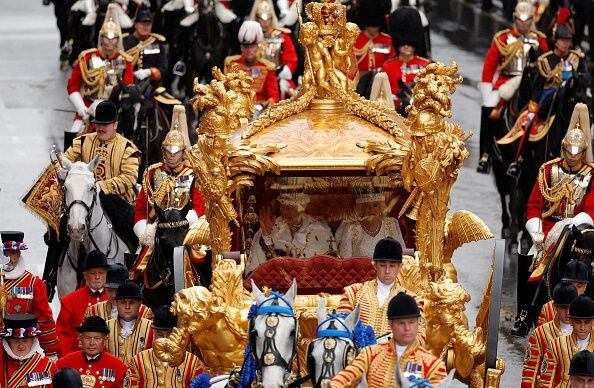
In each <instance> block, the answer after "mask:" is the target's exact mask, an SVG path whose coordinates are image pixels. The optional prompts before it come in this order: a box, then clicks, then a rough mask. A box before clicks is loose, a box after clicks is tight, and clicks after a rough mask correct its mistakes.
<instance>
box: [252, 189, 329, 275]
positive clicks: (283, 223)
mask: <svg viewBox="0 0 594 388" xmlns="http://www.w3.org/2000/svg"><path fill="white" fill-rule="evenodd" d="M309 200H310V198H309V196H308V195H307V194H304V193H283V194H281V195H279V196H278V198H277V202H278V203H279V208H280V215H279V216H278V217H274V215H273V213H272V210H271V209H270V207H265V208H263V209H262V211H261V213H260V229H259V230H258V231H257V232H256V233H255V234H254V238H253V244H252V246H251V249H250V255H249V260H248V262H247V264H246V269H245V273H246V274H249V273H250V272H252V271H253V270H254V269H256V268H257V267H258V266H259V265H260V264H262V263H264V262H265V261H266V260H269V259H272V258H274V257H279V256H290V257H295V258H309V257H312V256H316V255H323V254H325V253H332V254H335V252H336V243H335V241H334V236H333V235H332V231H331V230H330V228H329V227H328V225H327V224H326V223H325V222H322V221H316V220H315V219H314V218H313V217H312V216H310V215H309V214H307V212H306V208H307V205H308V203H309Z"/></svg>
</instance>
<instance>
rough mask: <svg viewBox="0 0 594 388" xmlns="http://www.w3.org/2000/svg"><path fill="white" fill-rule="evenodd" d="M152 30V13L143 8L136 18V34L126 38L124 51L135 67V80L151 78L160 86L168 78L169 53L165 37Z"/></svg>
mask: <svg viewBox="0 0 594 388" xmlns="http://www.w3.org/2000/svg"><path fill="white" fill-rule="evenodd" d="M152 28H153V15H152V14H151V11H150V10H149V9H148V8H141V9H140V10H139V11H138V12H137V13H136V17H135V18H134V33H133V34H131V35H127V36H125V37H124V50H126V54H127V55H128V56H129V57H130V58H131V62H132V65H133V66H134V78H135V79H136V80H138V81H142V80H144V79H147V78H149V77H150V79H151V81H152V82H154V83H156V84H158V83H159V82H160V81H161V80H162V79H163V78H165V77H167V51H166V49H165V37H164V36H163V35H159V34H155V33H153V32H152ZM125 35H126V34H125Z"/></svg>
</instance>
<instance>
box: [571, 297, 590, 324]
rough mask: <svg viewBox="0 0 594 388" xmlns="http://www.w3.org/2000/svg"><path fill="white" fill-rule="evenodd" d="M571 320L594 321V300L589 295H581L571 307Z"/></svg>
mask: <svg viewBox="0 0 594 388" xmlns="http://www.w3.org/2000/svg"><path fill="white" fill-rule="evenodd" d="M567 316H568V317H570V318H578V319H594V300H592V299H591V298H590V297H589V296H587V295H579V296H578V297H577V298H575V299H574V300H573V301H572V302H571V304H570V305H569V314H568V315H567Z"/></svg>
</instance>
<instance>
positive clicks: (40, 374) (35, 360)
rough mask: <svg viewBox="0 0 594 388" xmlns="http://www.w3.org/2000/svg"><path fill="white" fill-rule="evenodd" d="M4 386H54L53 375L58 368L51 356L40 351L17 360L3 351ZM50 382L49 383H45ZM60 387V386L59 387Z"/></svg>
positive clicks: (45, 387) (6, 387)
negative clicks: (43, 354) (28, 357)
mask: <svg viewBox="0 0 594 388" xmlns="http://www.w3.org/2000/svg"><path fill="white" fill-rule="evenodd" d="M2 358H3V360H2V363H0V364H1V365H2V369H3V370H2V372H0V376H2V380H0V382H1V384H0V386H1V387H2V388H28V387H42V388H52V387H53V385H52V377H54V374H55V373H56V371H57V370H58V369H57V368H56V365H55V364H53V363H52V362H51V361H50V359H49V358H47V357H44V356H42V355H41V354H39V353H34V354H33V356H32V357H31V358H30V359H28V360H26V361H15V360H13V359H11V358H10V357H9V356H8V355H7V354H6V351H2ZM45 382H48V383H47V384H44V383H45ZM57 388H58V387H57Z"/></svg>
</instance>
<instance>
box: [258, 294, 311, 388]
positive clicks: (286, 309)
mask: <svg viewBox="0 0 594 388" xmlns="http://www.w3.org/2000/svg"><path fill="white" fill-rule="evenodd" d="M269 301H272V304H271V305H268V306H263V304H264V303H266V302H269ZM279 302H283V303H284V304H285V305H286V306H281V305H280V303H279ZM258 316H266V319H265V321H264V322H265V323H266V330H265V331H264V342H263V344H262V354H261V355H260V356H258V354H257V350H256V337H257V336H258V332H257V331H256V329H255V327H254V324H255V319H256V318H257V317H258ZM279 317H290V318H292V319H293V321H294V323H295V329H294V331H292V333H291V335H292V337H293V351H292V353H291V357H290V358H289V359H288V360H286V359H284V358H283V356H282V355H281V354H280V352H279V350H278V348H277V346H276V334H277V331H276V330H277V328H278V323H279ZM298 328H299V323H298V321H297V318H296V317H295V313H294V311H293V307H291V304H290V303H289V302H287V300H286V299H285V298H284V297H283V295H282V294H279V293H277V292H275V291H271V293H270V296H269V297H268V298H266V299H265V300H264V301H262V302H261V303H259V304H258V305H257V306H256V313H255V314H254V315H253V316H252V317H251V318H250V321H249V326H248V344H249V346H250V351H251V353H252V355H253V357H254V359H255V360H256V366H257V372H256V376H257V382H258V384H260V383H261V382H262V368H263V367H265V366H279V367H281V368H283V369H284V370H285V376H284V385H285V387H286V386H293V385H294V384H293V383H292V381H291V380H292V373H291V369H292V365H293V361H294V360H295V358H297V370H298V371H299V369H300V366H299V357H296V354H297V333H298Z"/></svg>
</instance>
